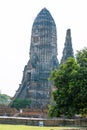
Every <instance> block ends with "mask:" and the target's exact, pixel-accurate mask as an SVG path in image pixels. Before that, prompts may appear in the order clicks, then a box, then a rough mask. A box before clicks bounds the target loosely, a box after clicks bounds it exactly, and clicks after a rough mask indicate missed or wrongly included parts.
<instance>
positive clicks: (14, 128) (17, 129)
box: [0, 124, 80, 130]
mask: <svg viewBox="0 0 87 130" xmlns="http://www.w3.org/2000/svg"><path fill="white" fill-rule="evenodd" d="M70 129H71V130H80V129H79V128H75V127H40V126H25V125H3V124H0V130H70Z"/></svg>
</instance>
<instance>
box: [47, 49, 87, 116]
mask: <svg viewBox="0 0 87 130" xmlns="http://www.w3.org/2000/svg"><path fill="white" fill-rule="evenodd" d="M50 79H51V80H52V81H53V83H54V86H55V91H54V92H53V99H54V105H53V106H51V107H50V109H49V114H50V116H56V117H58V116H60V115H66V116H68V117H71V116H73V115H75V114H86V113H87V49H86V48H85V49H83V50H81V51H78V52H77V54H76V60H75V59H74V58H69V59H68V60H67V61H66V62H65V63H64V64H62V65H60V67H59V68H58V69H57V70H54V71H53V72H52V74H51V78H50Z"/></svg>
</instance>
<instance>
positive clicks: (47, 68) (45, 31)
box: [14, 8, 59, 108]
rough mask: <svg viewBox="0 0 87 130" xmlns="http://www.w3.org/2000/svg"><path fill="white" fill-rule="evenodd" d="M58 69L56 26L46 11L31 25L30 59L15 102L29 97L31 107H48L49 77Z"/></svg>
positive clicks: (49, 96)
mask: <svg viewBox="0 0 87 130" xmlns="http://www.w3.org/2000/svg"><path fill="white" fill-rule="evenodd" d="M58 66H59V62H58V59H57V32H56V24H55V22H54V19H53V18H52V16H51V14H50V12H49V11H48V10H47V9H46V8H43V9H42V10H41V11H40V13H39V14H38V15H37V17H36V19H35V21H34V23H33V26H32V34H31V44H30V59H29V61H28V63H27V65H26V66H25V68H24V71H23V78H22V81H21V84H20V86H19V88H18V90H17V91H16V94H15V96H14V99H16V98H29V99H30V100H31V108H44V107H45V106H47V105H48V104H49V103H50V101H51V92H52V89H53V85H52V83H51V81H49V80H48V78H49V76H50V73H51V71H52V70H53V69H54V68H57V67H58Z"/></svg>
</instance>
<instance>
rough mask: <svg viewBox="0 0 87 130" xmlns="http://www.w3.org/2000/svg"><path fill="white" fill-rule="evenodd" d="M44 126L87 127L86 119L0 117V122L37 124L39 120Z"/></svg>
mask: <svg viewBox="0 0 87 130" xmlns="http://www.w3.org/2000/svg"><path fill="white" fill-rule="evenodd" d="M41 121H42V122H43V125H44V126H80V127H84V126H85V127H87V119H42V118H41V119H40V118H21V117H0V124H20V125H31V126H38V125H39V122H41Z"/></svg>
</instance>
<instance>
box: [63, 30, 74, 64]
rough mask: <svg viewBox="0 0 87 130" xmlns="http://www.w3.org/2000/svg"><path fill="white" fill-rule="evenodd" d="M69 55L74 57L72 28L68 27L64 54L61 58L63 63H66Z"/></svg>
mask: <svg viewBox="0 0 87 130" xmlns="http://www.w3.org/2000/svg"><path fill="white" fill-rule="evenodd" d="M69 57H74V53H73V48H72V39H71V30H70V29H68V30H67V32H66V38H65V44H64V49H63V56H62V59H61V63H64V62H65V61H66V60H67V59H68V58H69Z"/></svg>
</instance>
